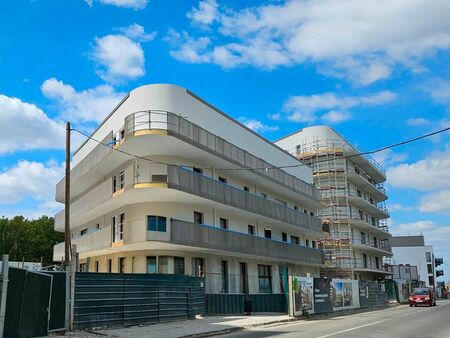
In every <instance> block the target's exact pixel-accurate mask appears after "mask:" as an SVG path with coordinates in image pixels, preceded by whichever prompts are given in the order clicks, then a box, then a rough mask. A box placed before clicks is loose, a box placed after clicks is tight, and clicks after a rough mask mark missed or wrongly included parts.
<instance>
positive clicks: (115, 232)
mask: <svg viewBox="0 0 450 338" xmlns="http://www.w3.org/2000/svg"><path fill="white" fill-rule="evenodd" d="M111 227H112V230H113V233H112V235H113V240H112V241H113V242H117V241H119V233H118V227H117V226H116V217H115V216H113V217H112V218H111Z"/></svg>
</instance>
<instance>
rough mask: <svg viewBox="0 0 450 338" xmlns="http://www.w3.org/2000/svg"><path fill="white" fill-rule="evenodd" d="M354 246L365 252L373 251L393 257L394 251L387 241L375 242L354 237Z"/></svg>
mask: <svg viewBox="0 0 450 338" xmlns="http://www.w3.org/2000/svg"><path fill="white" fill-rule="evenodd" d="M352 246H353V247H354V248H359V249H362V250H365V251H371V252H374V253H378V254H383V255H385V256H392V250H391V247H390V246H389V244H387V243H386V241H382V240H377V241H376V242H375V241H374V239H373V238H371V237H369V238H364V237H359V236H353V238H352Z"/></svg>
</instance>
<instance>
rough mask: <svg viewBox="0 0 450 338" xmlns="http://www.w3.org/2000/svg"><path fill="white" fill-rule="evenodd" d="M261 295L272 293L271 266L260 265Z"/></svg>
mask: <svg viewBox="0 0 450 338" xmlns="http://www.w3.org/2000/svg"><path fill="white" fill-rule="evenodd" d="M258 281H259V293H272V275H271V271H270V265H258Z"/></svg>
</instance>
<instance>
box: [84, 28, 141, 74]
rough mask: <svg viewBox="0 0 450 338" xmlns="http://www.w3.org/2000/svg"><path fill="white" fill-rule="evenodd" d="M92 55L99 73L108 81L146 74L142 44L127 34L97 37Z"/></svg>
mask: <svg viewBox="0 0 450 338" xmlns="http://www.w3.org/2000/svg"><path fill="white" fill-rule="evenodd" d="M91 57H92V59H93V60H94V61H95V62H96V63H97V66H98V68H99V69H98V71H97V74H98V75H99V76H100V77H101V78H102V79H103V80H105V81H107V82H113V83H114V82H120V81H123V80H128V79H130V80H131V79H137V78H139V77H141V76H143V75H144V74H145V69H144V64H145V57H144V50H143V49H142V46H141V44H140V43H139V42H135V41H133V40H131V39H130V38H129V37H127V36H125V35H120V34H117V35H111V34H110V35H106V36H104V37H101V38H96V39H95V46H94V49H93V51H92V55H91Z"/></svg>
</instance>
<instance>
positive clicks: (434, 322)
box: [221, 301, 450, 338]
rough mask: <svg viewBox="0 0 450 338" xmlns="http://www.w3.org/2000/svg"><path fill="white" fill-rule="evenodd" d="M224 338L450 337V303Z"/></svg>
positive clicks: (257, 330)
mask: <svg viewBox="0 0 450 338" xmlns="http://www.w3.org/2000/svg"><path fill="white" fill-rule="evenodd" d="M221 337H227V338H229V337H239V338H243V337H249V338H250V337H251V338H266V337H283V338H284V337H305V338H328V337H332V338H344V337H346V338H349V337H358V338H360V337H364V338H381V337H383V338H386V337H389V338H390V337H393V338H407V337H408V338H412V337H418V338H428V337H429V338H450V301H438V306H436V307H431V308H429V307H409V306H408V305H401V306H397V307H393V308H388V309H383V310H378V311H371V312H364V313H358V314H352V315H343V316H335V317H330V318H322V319H320V320H309V321H298V322H293V323H286V324H280V325H272V326H260V327H255V328H250V329H245V330H243V331H237V332H234V333H230V334H227V335H222V336H221Z"/></svg>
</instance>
